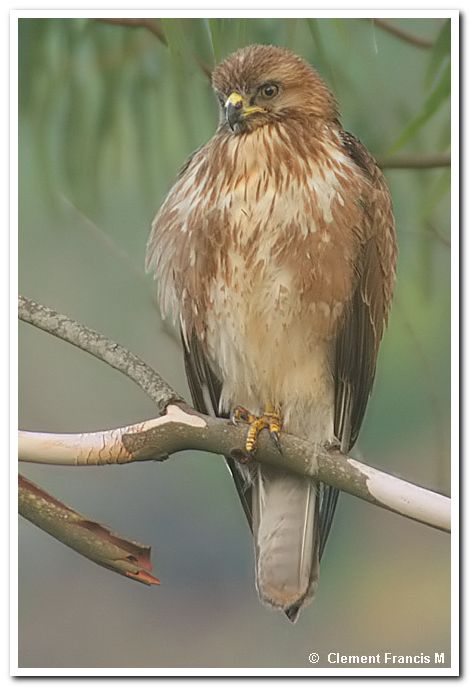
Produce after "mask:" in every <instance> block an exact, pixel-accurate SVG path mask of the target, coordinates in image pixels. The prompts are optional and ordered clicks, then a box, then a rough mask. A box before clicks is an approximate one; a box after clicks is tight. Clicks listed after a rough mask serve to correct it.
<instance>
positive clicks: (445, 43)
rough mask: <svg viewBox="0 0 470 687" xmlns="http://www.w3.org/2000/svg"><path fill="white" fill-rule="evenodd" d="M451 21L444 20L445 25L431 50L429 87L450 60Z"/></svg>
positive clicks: (427, 82) (427, 75)
mask: <svg viewBox="0 0 470 687" xmlns="http://www.w3.org/2000/svg"><path fill="white" fill-rule="evenodd" d="M450 29H451V23H450V19H447V20H446V21H445V22H444V25H443V27H442V29H441V31H440V32H439V35H438V37H437V39H436V42H435V43H434V45H433V48H432V51H431V59H430V60H429V64H428V69H427V72H426V85H427V86H428V87H429V86H431V85H432V82H433V81H434V79H435V78H436V76H437V75H438V72H439V70H440V68H441V67H442V66H443V64H444V63H445V62H446V61H447V60H450V43H451V31H450Z"/></svg>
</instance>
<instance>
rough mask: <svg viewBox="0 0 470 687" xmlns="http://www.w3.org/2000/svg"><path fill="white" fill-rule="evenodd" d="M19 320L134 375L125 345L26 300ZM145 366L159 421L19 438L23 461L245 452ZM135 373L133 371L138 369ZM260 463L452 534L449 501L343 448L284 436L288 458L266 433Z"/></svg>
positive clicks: (237, 434) (235, 433) (143, 378)
mask: <svg viewBox="0 0 470 687" xmlns="http://www.w3.org/2000/svg"><path fill="white" fill-rule="evenodd" d="M20 318H21V319H22V320H24V321H26V322H29V323H30V324H34V325H35V326H37V327H40V328H41V329H43V330H45V331H49V332H50V333H52V334H54V335H55V336H58V337H59V338H63V339H64V340H66V341H68V342H69V343H73V344H74V345H77V346H79V347H80V348H82V349H83V350H88V351H89V352H90V353H92V354H93V355H95V356H96V357H98V358H100V359H101V360H103V361H105V362H108V363H109V364H112V366H113V367H115V368H116V369H119V370H120V371H122V372H124V373H125V374H128V372H127V366H126V359H127V356H129V360H131V361H133V363H135V356H133V354H131V353H129V352H128V351H126V349H123V348H122V347H120V346H118V344H115V343H114V342H112V341H110V340H108V339H106V338H105V337H103V336H101V335H98V334H97V333H96V332H92V330H89V329H88V328H86V327H84V326H83V325H81V324H79V323H77V322H75V321H73V320H71V319H70V318H67V317H65V316H64V315H60V314H59V313H56V312H54V311H52V310H50V309H49V308H46V307H45V306H42V305H39V304H37V303H34V301H31V300H29V299H27V298H24V297H21V298H20ZM110 351H111V352H113V351H114V352H116V351H118V352H119V361H118V362H117V361H116V359H115V358H114V356H113V355H111V361H110V360H109V357H110ZM137 360H138V361H139V359H137ZM139 363H140V366H138V369H139V371H140V372H141V374H139V375H135V374H134V375H133V376H132V377H131V378H132V379H133V380H134V381H136V383H137V384H139V386H141V388H142V389H143V390H144V391H146V393H149V391H148V390H149V389H150V390H151V393H152V395H151V398H153V400H154V401H155V402H156V403H157V407H158V410H159V413H160V415H159V417H156V418H153V419H151V420H147V421H145V422H142V423H139V424H137V425H132V426H128V427H121V428H118V429H114V430H106V431H102V432H94V433H84V434H72V435H69V434H39V433H35V432H20V436H19V449H20V460H24V461H29V462H40V463H48V464H56V465H104V464H110V463H130V462H134V461H141V460H164V459H165V458H167V457H168V456H169V455H171V454H173V453H176V452H178V451H182V450H188V449H196V450H201V451H208V452H210V453H215V454H223V455H227V454H229V455H233V456H235V457H236V456H237V454H240V447H241V446H243V444H244V437H245V430H244V429H243V427H239V426H234V425H233V424H231V423H230V422H229V421H227V420H223V419H220V418H213V417H210V416H207V415H203V414H201V413H198V412H196V411H195V410H194V409H193V408H191V407H189V406H187V405H186V404H185V403H184V401H183V400H182V399H181V398H180V397H179V396H178V394H176V393H175V392H174V391H173V390H172V389H171V387H169V385H168V384H167V383H166V382H165V381H164V380H163V379H162V378H161V377H160V376H159V375H158V374H157V373H155V372H154V371H153V370H152V369H151V368H149V367H148V366H146V365H145V363H143V362H142V361H139ZM142 366H143V367H142ZM129 369H130V370H134V369H135V367H134V364H131V365H130V366H129ZM129 376H131V375H129ZM149 380H150V381H151V382H152V383H149ZM159 389H160V390H161V395H159V391H158V390H159ZM149 395H150V394H149ZM256 460H258V461H260V462H266V463H269V464H272V465H276V466H282V467H283V468H284V469H285V468H286V467H288V468H289V469H291V470H292V471H294V472H297V473H298V474H302V475H306V476H309V477H314V478H316V479H319V480H321V481H323V482H325V483H327V484H330V485H331V486H334V487H337V488H338V489H340V490H342V491H345V492H347V493H349V494H352V495H353V496H357V497H358V498H361V499H363V500H365V501H367V502H369V503H372V504H374V505H377V506H380V507H382V508H386V509H388V510H391V511H393V512H395V513H399V514H400V515H403V516H405V517H407V518H411V519H413V520H417V521H419V522H422V523H424V524H427V525H429V526H431V527H435V528H437V529H441V530H444V531H450V499H449V498H448V497H446V496H443V495H441V494H437V493H435V492H433V491H430V490H428V489H424V488H422V487H419V486H417V485H414V484H411V483H409V482H406V481H405V480H402V479H399V478H397V477H394V476H392V475H389V474H387V473H385V472H382V471H380V470H378V469H376V468H373V467H371V466H369V465H365V464H364V463H361V462H359V461H357V460H355V459H353V458H351V457H350V456H347V455H343V454H341V453H340V452H339V451H338V449H337V448H334V447H332V448H331V449H330V450H328V449H324V450H322V451H319V450H318V448H316V447H314V446H312V445H311V444H309V442H307V441H304V440H303V439H300V438H298V437H295V436H293V435H290V434H286V433H284V434H283V435H282V454H281V453H279V451H278V450H277V449H276V447H275V446H274V445H273V444H272V442H271V441H270V440H269V438H268V437H266V436H263V435H261V437H260V441H259V447H258V451H257V454H256Z"/></svg>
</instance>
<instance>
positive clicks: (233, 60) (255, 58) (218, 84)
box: [212, 45, 338, 133]
mask: <svg viewBox="0 0 470 687" xmlns="http://www.w3.org/2000/svg"><path fill="white" fill-rule="evenodd" d="M212 86H213V88H214V91H215V93H216V95H217V97H218V99H219V102H220V107H221V121H222V125H223V126H225V127H230V129H231V130H232V131H233V132H234V133H244V132H249V131H253V130H254V129H256V128H258V127H260V126H263V125H265V124H268V123H270V122H274V121H280V120H285V119H289V118H293V117H294V118H295V117H302V118H305V117H306V116H307V117H316V118H319V119H323V120H325V121H334V120H336V119H337V118H338V110H337V105H336V101H335V99H334V97H333V95H332V93H331V92H330V90H329V89H328V87H327V86H326V84H325V83H324V81H323V80H322V79H321V77H320V76H319V74H318V73H317V72H316V71H315V70H314V69H313V68H312V67H311V66H310V65H309V64H308V63H307V62H306V61H305V60H303V59H302V58H301V57H298V56H297V55H295V54H294V53H292V52H290V50H287V49H285V48H278V47H275V46H272V45H250V46H248V47H247V48H242V49H241V50H237V52H235V53H233V54H232V55H229V56H228V57H227V58H226V59H225V60H224V61H223V62H222V63H221V64H219V65H218V66H217V67H216V68H215V70H214V72H213V74H212Z"/></svg>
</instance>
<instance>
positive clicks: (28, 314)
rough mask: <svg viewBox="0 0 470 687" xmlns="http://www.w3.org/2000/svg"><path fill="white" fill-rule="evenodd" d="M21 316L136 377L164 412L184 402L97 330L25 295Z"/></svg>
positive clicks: (22, 301)
mask: <svg viewBox="0 0 470 687" xmlns="http://www.w3.org/2000/svg"><path fill="white" fill-rule="evenodd" d="M18 317H19V318H20V320H22V321H23V322H27V323H28V324H32V325H34V326H35V327H38V328H39V329H42V330H43V331H45V332H48V333H49V334H52V335H53V336H56V337H58V338H59V339H62V340H63V341H67V342H68V343H71V344H73V345H74V346H77V347H78V348H81V349H82V350H83V351H86V352H87V353H90V354H91V355H93V356H95V358H98V359H99V360H102V361H103V362H105V363H108V365H110V366H111V367H113V368H114V369H115V370H119V372H122V373H123V374H125V375H126V377H129V379H132V381H134V382H135V383H136V384H137V385H138V386H139V387H140V388H141V389H142V390H143V391H145V393H146V394H147V395H148V396H149V397H150V398H151V399H152V401H154V402H155V403H156V405H157V409H158V412H159V413H162V412H163V411H164V410H165V408H166V406H167V405H168V404H169V403H172V402H176V401H183V399H182V398H181V396H180V395H179V394H177V393H176V391H175V390H174V389H172V388H171V386H169V385H168V384H167V383H166V382H165V380H164V379H163V378H162V377H160V375H159V374H158V373H157V372H155V370H153V369H152V368H151V367H150V366H149V365H147V364H146V363H144V361H143V360H141V359H140V358H139V357H138V356H136V355H134V354H133V353H131V352H130V351H128V350H127V349H126V348H124V347H123V346H120V345H119V344H118V343H115V342H114V341H111V339H108V338H106V337H105V336H103V335H102V334H98V333H97V332H95V331H94V330H93V329H89V328H88V327H85V326H84V325H82V324H79V323H78V322H76V321H75V320H72V319H71V318H69V317H66V316H65V315H61V314H60V313H58V312H56V311H55V310H52V309H51V308H47V307H46V306H44V305H40V304H39V303H35V301H33V300H31V299H30V298H26V297H25V296H19V297H18Z"/></svg>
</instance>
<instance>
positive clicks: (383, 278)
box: [334, 132, 396, 452]
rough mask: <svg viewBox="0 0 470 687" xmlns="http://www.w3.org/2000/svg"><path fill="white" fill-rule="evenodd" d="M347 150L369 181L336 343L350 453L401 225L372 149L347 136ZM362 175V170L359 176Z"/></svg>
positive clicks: (339, 409) (340, 430) (339, 398)
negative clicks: (353, 280) (352, 282)
mask: <svg viewBox="0 0 470 687" xmlns="http://www.w3.org/2000/svg"><path fill="white" fill-rule="evenodd" d="M342 138H343V145H344V147H345V148H346V150H347V151H348V154H349V156H350V157H351V158H352V159H353V160H354V162H355V163H356V165H357V166H358V167H359V169H360V170H361V172H362V173H364V175H365V176H366V178H367V181H368V186H367V188H368V189H369V190H368V192H366V193H365V194H364V197H363V198H360V199H358V202H359V203H361V205H362V207H363V209H364V214H363V217H364V219H363V222H364V226H363V227H361V228H360V232H361V235H362V237H363V241H362V247H361V254H360V256H359V259H358V264H357V274H358V281H357V284H356V288H355V291H354V294H353V296H352V299H351V301H350V303H349V305H348V307H347V309H346V316H345V318H344V320H343V322H342V325H341V328H340V331H339V334H338V337H337V340H336V358H335V364H334V370H335V374H334V376H335V413H334V429H335V436H336V437H337V438H338V439H339V440H340V442H341V449H342V450H343V451H344V452H348V451H349V450H350V449H351V448H352V447H353V446H354V443H355V441H356V439H357V436H358V433H359V429H360V427H361V424H362V420H363V417H364V413H365V410H366V406H367V402H368V400H369V396H370V393H371V389H372V384H373V381H374V376H375V367H376V362H377V355H378V351H379V345H380V341H381V339H382V334H383V331H384V327H385V325H386V323H387V318H388V312H389V308H390V303H391V299H392V291H393V285H394V281H395V265H396V243H395V223H394V219H393V214H392V206H391V199H390V193H389V190H388V187H387V184H386V182H385V179H384V177H383V174H382V172H381V171H380V169H379V167H378V166H377V164H376V162H375V160H374V159H373V158H372V156H371V155H370V154H369V153H368V151H367V150H366V148H364V146H363V145H362V144H361V143H360V142H359V141H358V140H357V139H356V138H354V136H352V135H351V134H348V133H346V132H343V134H342ZM358 171H359V170H358Z"/></svg>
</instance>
